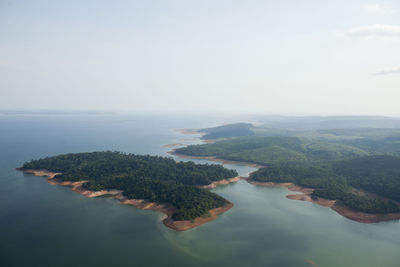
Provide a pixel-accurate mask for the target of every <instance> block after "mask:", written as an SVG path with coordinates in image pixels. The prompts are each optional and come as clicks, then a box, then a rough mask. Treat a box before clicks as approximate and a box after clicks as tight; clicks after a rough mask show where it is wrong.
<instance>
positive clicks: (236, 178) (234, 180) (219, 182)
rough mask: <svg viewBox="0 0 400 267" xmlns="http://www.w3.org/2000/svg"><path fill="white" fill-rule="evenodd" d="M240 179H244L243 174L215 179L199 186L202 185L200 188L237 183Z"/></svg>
mask: <svg viewBox="0 0 400 267" xmlns="http://www.w3.org/2000/svg"><path fill="white" fill-rule="evenodd" d="M240 179H242V177H241V176H236V177H233V178H229V179H223V180H219V181H214V182H212V183H211V184H209V185H199V186H198V187H200V188H215V187H217V185H223V184H230V183H236V182H238V181H239V180H240Z"/></svg>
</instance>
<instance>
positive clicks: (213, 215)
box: [163, 202, 233, 231]
mask: <svg viewBox="0 0 400 267" xmlns="http://www.w3.org/2000/svg"><path fill="white" fill-rule="evenodd" d="M232 207H233V204H232V203H230V202H228V203H227V204H225V205H224V206H222V207H219V208H216V209H212V210H209V211H208V212H209V215H208V216H204V217H198V218H196V219H194V220H193V221H189V220H188V221H174V220H172V219H170V218H166V219H164V220H163V223H164V224H165V225H166V226H168V227H170V228H172V229H174V230H177V231H186V230H189V229H192V228H194V227H197V226H199V225H202V224H205V223H208V222H210V221H213V220H215V219H217V217H218V215H219V214H221V213H224V212H226V211H228V210H230V209H231V208H232Z"/></svg>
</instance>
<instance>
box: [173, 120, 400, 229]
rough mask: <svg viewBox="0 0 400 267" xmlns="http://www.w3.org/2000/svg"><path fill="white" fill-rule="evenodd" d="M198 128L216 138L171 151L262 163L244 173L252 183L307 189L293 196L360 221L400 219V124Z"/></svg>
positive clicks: (229, 160)
mask: <svg viewBox="0 0 400 267" xmlns="http://www.w3.org/2000/svg"><path fill="white" fill-rule="evenodd" d="M337 125H338V122H337V121H336V122H335V126H337ZM191 132H192V133H193V132H195V130H194V129H191ZM197 132H198V133H203V134H204V135H203V137H202V138H203V139H206V138H211V140H212V143H210V142H208V143H206V144H201V145H189V146H186V147H181V148H177V149H174V150H172V151H170V153H171V154H174V155H176V156H180V157H187V158H204V159H208V160H215V161H222V162H229V163H234V162H238V163H239V164H248V165H249V166H252V167H257V168H258V170H257V171H255V172H253V173H251V174H250V175H249V177H247V178H244V179H245V180H246V181H248V182H249V183H251V184H254V185H257V186H284V187H287V188H288V189H289V190H292V191H295V192H301V193H302V194H292V195H288V196H287V198H289V199H296V200H303V201H310V202H313V203H316V204H319V205H323V206H327V207H330V208H332V209H333V210H334V211H336V212H338V213H339V214H341V215H343V216H345V217H347V218H349V219H352V220H355V221H358V222H362V223H374V222H380V221H388V220H398V219H400V157H399V156H400V147H399V141H400V131H399V129H392V128H379V129H378V128H357V129H356V128H351V129H332V130H329V129H323V130H318V129H312V130H303V129H302V130H293V128H291V129H287V128H284V127H282V128H271V127H270V126H259V127H255V126H253V125H251V124H248V123H239V124H234V125H222V126H218V127H215V128H206V129H198V130H197ZM250 132H252V133H250Z"/></svg>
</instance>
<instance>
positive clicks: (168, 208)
mask: <svg viewBox="0 0 400 267" xmlns="http://www.w3.org/2000/svg"><path fill="white" fill-rule="evenodd" d="M16 169H17V170H19V171H22V172H24V173H27V174H33V175H35V176H41V177H47V182H48V183H49V184H53V185H61V186H69V187H72V191H74V192H76V193H78V194H81V195H83V196H85V197H88V198H94V197H100V196H105V195H109V196H112V197H114V198H115V199H117V200H119V201H120V202H121V204H126V205H132V206H135V207H136V208H138V209H143V210H153V211H158V212H161V213H163V214H165V215H166V217H165V218H163V220H162V222H163V223H164V225H165V226H167V227H169V228H171V229H173V230H176V231H186V230H189V229H192V228H195V227H197V226H200V225H202V224H205V223H207V222H210V221H213V220H215V219H216V218H217V217H218V215H219V214H221V213H224V212H226V211H228V210H229V209H231V208H232V207H233V204H232V203H231V202H229V201H227V203H226V204H225V205H224V206H222V207H218V208H215V209H211V210H209V211H208V213H209V214H208V215H205V216H202V217H197V218H195V219H194V220H185V221H176V220H173V219H172V214H173V213H174V212H175V207H174V206H172V205H169V204H158V203H156V202H150V201H146V200H143V199H129V198H127V197H125V196H124V195H123V194H122V190H101V191H91V190H86V189H84V188H83V187H82V185H83V184H84V183H86V182H87V180H81V181H62V180H60V179H57V178H55V176H56V175H58V174H61V173H56V172H49V171H46V170H32V169H24V168H22V167H21V168H16ZM239 179H240V178H239ZM239 179H238V178H237V177H233V178H231V179H229V180H232V181H234V180H236V181H237V180H239ZM227 181H228V180H226V181H225V180H224V181H217V182H219V183H214V182H213V183H211V184H210V185H207V186H209V187H207V186H205V188H213V187H215V186H216V185H217V184H226V183H229V182H230V181H229V182H227Z"/></svg>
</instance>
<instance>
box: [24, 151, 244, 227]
mask: <svg viewBox="0 0 400 267" xmlns="http://www.w3.org/2000/svg"><path fill="white" fill-rule="evenodd" d="M22 168H23V169H25V170H27V169H35V170H38V169H44V170H48V171H51V172H60V173H62V174H61V175H58V176H57V177H56V178H58V179H62V180H66V181H78V180H88V182H87V183H85V184H84V187H85V188H87V189H89V190H102V189H119V190H123V194H124V195H125V196H127V197H129V198H137V199H146V200H149V201H155V202H159V203H169V204H172V205H173V206H175V207H176V212H175V214H174V215H173V219H175V220H191V219H194V218H196V217H199V216H202V215H204V214H206V213H207V212H208V210H210V209H213V208H217V207H220V206H223V205H224V204H225V203H226V200H224V199H223V198H222V197H220V196H218V195H216V194H214V193H212V192H210V191H208V190H206V189H200V188H197V187H195V186H194V185H207V184H210V183H211V182H213V181H218V180H222V179H227V178H232V177H235V176H237V175H238V174H237V172H236V171H235V170H229V169H226V168H224V167H222V166H221V165H216V164H211V165H210V164H195V163H193V162H176V161H175V160H173V159H172V158H166V157H158V156H149V155H144V156H142V155H134V154H124V153H120V152H109V151H108V152H91V153H76V154H64V155H59V156H54V157H47V158H43V159H39V160H32V161H30V162H26V163H24V165H23V167H22Z"/></svg>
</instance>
